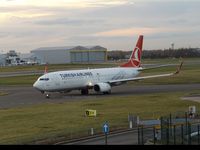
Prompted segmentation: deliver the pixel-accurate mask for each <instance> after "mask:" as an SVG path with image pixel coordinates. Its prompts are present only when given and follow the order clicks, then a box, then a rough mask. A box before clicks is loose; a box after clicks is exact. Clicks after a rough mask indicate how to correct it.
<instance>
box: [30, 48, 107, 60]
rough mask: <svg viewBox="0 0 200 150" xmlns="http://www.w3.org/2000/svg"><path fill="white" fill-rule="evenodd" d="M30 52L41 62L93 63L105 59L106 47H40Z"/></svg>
mask: <svg viewBox="0 0 200 150" xmlns="http://www.w3.org/2000/svg"><path fill="white" fill-rule="evenodd" d="M31 53H33V54H34V56H35V57H37V59H38V60H40V62H41V63H49V64H65V63H95V62H105V61H106V60H107V49H106V48H104V47H101V46H67V47H42V48H38V49H35V50H32V51H31Z"/></svg>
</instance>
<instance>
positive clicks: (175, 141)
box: [174, 125, 176, 145]
mask: <svg viewBox="0 0 200 150" xmlns="http://www.w3.org/2000/svg"><path fill="white" fill-rule="evenodd" d="M174 145H176V125H174Z"/></svg>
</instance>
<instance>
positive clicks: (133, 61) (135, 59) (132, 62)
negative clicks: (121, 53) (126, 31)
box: [120, 35, 143, 67]
mask: <svg viewBox="0 0 200 150" xmlns="http://www.w3.org/2000/svg"><path fill="white" fill-rule="evenodd" d="M142 45H143V35H140V36H139V38H138V41H137V44H136V46H135V48H134V50H133V52H132V54H131V57H130V58H129V60H128V62H127V63H125V64H122V65H121V66H120V67H140V65H141V57H142Z"/></svg>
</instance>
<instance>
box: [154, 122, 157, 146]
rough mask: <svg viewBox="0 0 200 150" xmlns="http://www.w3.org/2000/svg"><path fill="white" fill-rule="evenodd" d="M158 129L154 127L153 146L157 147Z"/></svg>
mask: <svg viewBox="0 0 200 150" xmlns="http://www.w3.org/2000/svg"><path fill="white" fill-rule="evenodd" d="M156 138H157V137H156V128H155V126H154V127H153V144H154V145H155V144H156Z"/></svg>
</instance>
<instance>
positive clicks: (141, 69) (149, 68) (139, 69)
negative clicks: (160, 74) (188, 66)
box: [138, 64, 176, 71]
mask: <svg viewBox="0 0 200 150" xmlns="http://www.w3.org/2000/svg"><path fill="white" fill-rule="evenodd" d="M175 65H176V64H167V65H159V66H155V67H148V68H138V71H143V70H151V69H157V68H162V67H168V66H175Z"/></svg>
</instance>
